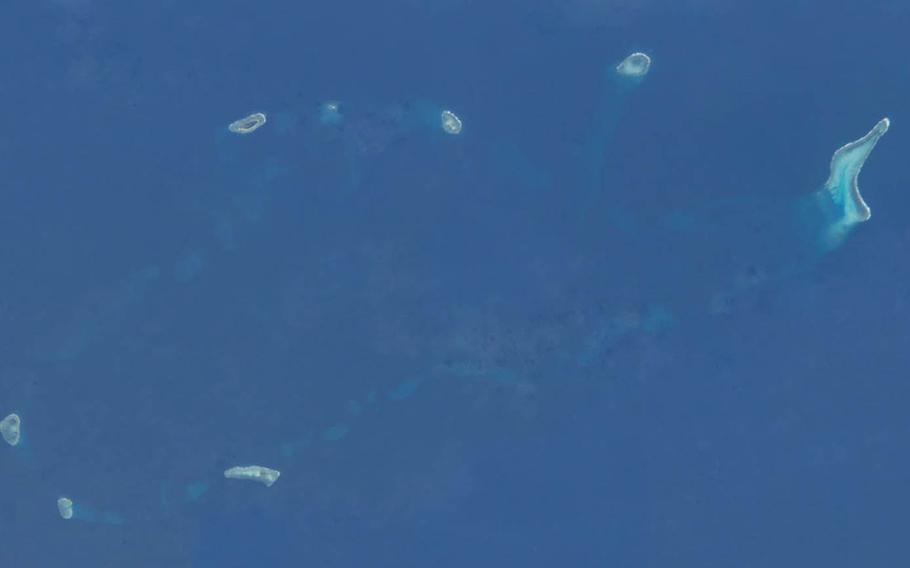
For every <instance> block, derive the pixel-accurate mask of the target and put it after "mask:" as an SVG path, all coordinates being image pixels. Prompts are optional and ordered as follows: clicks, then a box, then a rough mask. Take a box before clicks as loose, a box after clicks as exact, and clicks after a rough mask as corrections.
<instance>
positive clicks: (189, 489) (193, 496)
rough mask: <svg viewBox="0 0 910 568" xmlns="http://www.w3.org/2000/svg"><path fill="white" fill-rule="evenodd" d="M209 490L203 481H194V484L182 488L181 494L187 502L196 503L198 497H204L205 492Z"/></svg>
mask: <svg viewBox="0 0 910 568" xmlns="http://www.w3.org/2000/svg"><path fill="white" fill-rule="evenodd" d="M208 490H209V484H208V483H206V482H204V481H196V482H195V483H190V484H189V485H187V486H186V487H184V488H183V494H184V495H185V496H186V500H187V501H198V500H199V498H200V497H202V496H203V495H205V492H206V491H208Z"/></svg>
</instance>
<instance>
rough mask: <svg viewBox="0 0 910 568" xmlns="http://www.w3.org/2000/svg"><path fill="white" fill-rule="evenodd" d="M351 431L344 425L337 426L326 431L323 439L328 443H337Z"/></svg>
mask: <svg viewBox="0 0 910 568" xmlns="http://www.w3.org/2000/svg"><path fill="white" fill-rule="evenodd" d="M349 430H350V429H349V428H348V427H347V426H345V425H344V424H336V425H334V426H330V427H328V428H326V429H325V432H323V433H322V439H323V440H325V441H327V442H337V441H338V440H340V439H342V438H344V437H345V436H347V435H348V431H349Z"/></svg>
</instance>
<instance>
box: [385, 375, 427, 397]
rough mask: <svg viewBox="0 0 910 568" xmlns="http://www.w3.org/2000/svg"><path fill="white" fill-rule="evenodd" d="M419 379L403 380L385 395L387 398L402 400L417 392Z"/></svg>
mask: <svg viewBox="0 0 910 568" xmlns="http://www.w3.org/2000/svg"><path fill="white" fill-rule="evenodd" d="M420 383H421V381H420V379H414V380H411V381H404V382H402V383H400V384H399V385H398V386H397V387H395V388H394V389H393V390H391V391H389V393H388V394H387V395H386V399H387V400H404V399H406V398H408V397H410V396H412V395H413V394H414V393H415V392H417V388H418V387H419V386H420Z"/></svg>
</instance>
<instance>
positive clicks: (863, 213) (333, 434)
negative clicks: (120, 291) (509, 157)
mask: <svg viewBox="0 0 910 568" xmlns="http://www.w3.org/2000/svg"><path fill="white" fill-rule="evenodd" d="M650 65H651V59H650V58H649V57H648V56H647V55H646V54H644V53H639V52H636V53H633V54H631V55H629V56H628V57H626V58H625V59H624V60H623V61H622V62H621V63H620V64H619V65H617V66H616V73H617V74H619V75H620V76H622V77H629V78H633V79H640V78H642V77H644V76H645V75H646V74H647V73H648V71H649V69H650ZM427 108H429V109H431V110H433V111H434V112H432V113H428V114H427V115H426V116H430V117H431V116H435V117H438V122H436V123H435V124H436V125H438V126H435V125H434V127H435V128H439V127H441V128H442V130H443V131H444V132H445V133H447V134H452V135H457V134H459V133H460V132H461V130H462V121H461V119H460V118H459V117H458V116H457V115H455V113H454V112H452V111H451V110H447V109H446V110H442V111H441V112H440V111H439V108H438V107H432V106H428V107H427ZM342 119H343V115H342V113H341V104H340V103H339V102H337V101H330V102H327V103H324V104H323V105H322V106H321V107H319V115H318V120H319V122H320V123H321V124H322V125H324V126H335V125H338V124H340V123H341V122H342ZM266 120H267V119H266V115H265V113H262V112H256V113H253V114H250V115H249V116H247V117H244V118H241V119H239V120H236V121H234V122H232V123H231V124H230V125H229V126H228V130H229V131H230V132H232V133H236V134H250V133H252V132H254V131H256V130H257V129H259V128H260V127H262V126H263V125H264V124H265V123H266ZM423 123H424V124H427V123H428V120H424V121H423ZM889 125H890V122H889V120H888V119H887V118H885V119H882V120H881V121H879V122H878V123H877V124H876V125H875V127H873V129H872V130H871V131H869V133H867V134H866V135H865V136H863V137H862V138H860V139H858V140H856V141H853V142H850V143H848V144H846V145H844V146H842V147H841V148H839V149H838V150H837V151H836V152H835V153H834V155H833V157H832V159H831V169H830V175H829V177H828V180H827V182H826V183H825V185H824V187H823V189H822V190H820V191H819V192H817V197H818V198H819V200H820V202H821V203H822V205H823V206H824V207H826V213H827V215H828V218H829V220H830V230H831V231H833V232H834V233H837V234H843V233H845V232H846V230H847V229H849V228H850V227H852V226H854V225H856V224H857V223H861V222H864V221H866V220H868V219H869V218H870V215H871V212H870V209H869V207H868V205H867V204H866V203H865V201H864V200H863V198H862V196H861V194H860V192H859V186H858V176H859V173H860V170H861V169H862V166H863V164H864V163H865V160H866V159H867V158H868V157H869V155H870V153H871V152H872V149H873V148H874V147H875V145H876V143H877V142H878V140H879V139H880V138H881V136H882V135H884V134H885V132H887V130H888V128H889ZM658 315H659V316H661V318H663V319H666V318H667V317H669V316H667V315H666V314H658ZM636 325H637V324H636ZM629 329H631V328H630V327H629V326H628V325H626V326H622V327H620V328H618V329H617V330H607V331H605V332H604V333H605V336H606V338H607V339H609V338H610V337H613V336H616V335H620V336H622V335H625V334H627V333H629ZM598 339H599V340H600V341H601V342H602V341H603V340H604V338H602V337H599V338H598ZM595 355H596V353H595ZM595 355H591V356H590V357H587V359H593V358H595ZM587 359H586V360H587ZM460 372H461V373H462V374H469V375H471V376H482V375H483V370H481V371H477V372H475V371H471V370H470V369H467V370H465V369H461V370H460ZM497 377H499V378H498V379H497V380H508V381H514V380H516V379H513V378H511V377H509V376H508V373H507V371H503V372H502V373H499V374H497ZM502 377H505V378H504V379H503V378H502ZM419 385H420V381H406V382H405V383H402V385H400V386H399V387H398V388H396V389H395V390H393V391H392V392H390V393H388V395H387V399H388V400H390V401H400V400H404V399H406V398H408V397H410V396H411V395H412V394H413V393H414V391H416V390H417V388H418V387H419ZM373 398H374V397H372V395H371V397H370V401H372V399H373ZM346 433H347V426H344V425H335V426H332V427H331V428H329V429H327V430H326V433H325V435H324V437H323V438H324V440H325V441H336V440H338V439H341V438H342V437H344V435H345V434H346ZM0 435H2V437H3V439H4V441H5V442H6V443H7V444H8V445H10V446H13V447H15V446H17V445H18V444H19V442H20V439H21V419H20V417H19V415H18V414H16V413H11V414H9V415H8V416H6V417H5V418H4V419H3V420H2V421H0ZM292 450H293V448H290V449H289V450H288V451H287V452H284V453H285V454H286V457H287V456H289V455H290V454H291V453H292ZM223 475H224V477H225V478H226V479H231V480H243V481H254V482H257V483H261V484H262V485H265V486H266V487H271V486H272V485H273V484H274V483H275V482H276V481H277V480H278V478H279V477H280V476H281V472H280V471H278V470H276V469H272V468H269V467H264V466H260V465H240V466H234V467H230V468H228V469H226V470H225V471H224V473H223ZM191 485H192V491H191V494H192V495H194V496H195V497H194V498H198V496H200V495H201V494H202V493H204V492H205V491H206V489H207V484H206V483H204V482H199V483H196V484H191ZM57 510H58V513H59V515H60V517H61V518H63V519H66V520H69V519H80V520H85V521H90V522H102V523H108V524H121V523H122V522H123V521H122V518H121V517H120V516H119V515H117V514H115V513H97V512H94V511H91V510H90V509H86V508H84V507H79V506H77V505H76V504H75V503H74V502H73V500H72V499H70V498H69V497H59V498H58V499H57Z"/></svg>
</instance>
